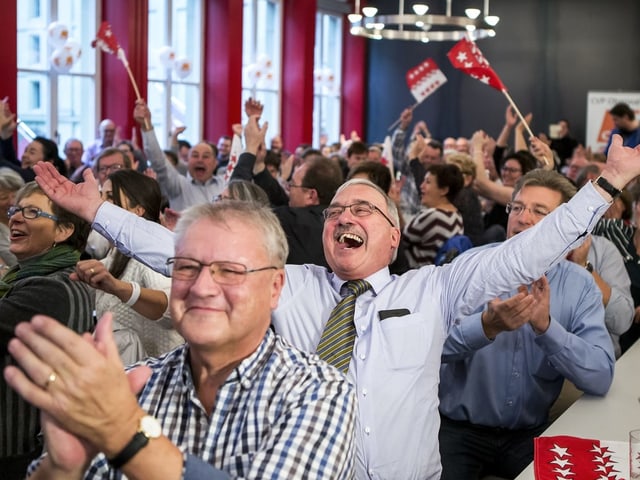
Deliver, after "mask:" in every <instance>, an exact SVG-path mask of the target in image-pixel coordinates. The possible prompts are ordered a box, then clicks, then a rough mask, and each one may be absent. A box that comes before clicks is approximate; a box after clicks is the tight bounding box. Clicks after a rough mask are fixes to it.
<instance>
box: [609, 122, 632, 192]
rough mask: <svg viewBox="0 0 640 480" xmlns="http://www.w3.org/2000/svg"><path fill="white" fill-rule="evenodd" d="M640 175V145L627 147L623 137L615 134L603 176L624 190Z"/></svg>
mask: <svg viewBox="0 0 640 480" xmlns="http://www.w3.org/2000/svg"><path fill="white" fill-rule="evenodd" d="M638 175H640V145H638V146H636V147H633V148H631V147H625V146H623V144H622V137H621V136H620V135H618V134H616V135H613V138H612V139H611V146H610V147H609V152H608V154H607V163H606V164H605V166H604V169H603V170H602V176H603V177H605V178H606V179H607V180H608V181H609V182H610V183H611V184H612V185H613V186H614V187H616V188H618V189H619V190H622V189H623V188H624V187H625V185H627V183H629V182H630V181H631V180H633V179H634V178H635V177H637V176H638Z"/></svg>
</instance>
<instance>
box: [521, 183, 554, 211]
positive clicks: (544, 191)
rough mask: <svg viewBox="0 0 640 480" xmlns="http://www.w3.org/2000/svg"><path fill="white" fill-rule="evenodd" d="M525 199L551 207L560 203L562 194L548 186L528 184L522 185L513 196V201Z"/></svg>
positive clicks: (522, 201)
mask: <svg viewBox="0 0 640 480" xmlns="http://www.w3.org/2000/svg"><path fill="white" fill-rule="evenodd" d="M525 200H526V201H527V202H529V203H532V204H535V205H542V206H546V207H549V208H551V209H553V208H556V207H557V206H558V205H560V203H562V194H561V193H560V192H558V191H557V190H553V189H551V188H548V187H542V186H537V185H529V186H525V187H522V189H521V190H520V191H519V192H518V193H517V194H516V196H515V198H514V202H520V203H524V201H525Z"/></svg>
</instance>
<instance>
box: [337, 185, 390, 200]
mask: <svg viewBox="0 0 640 480" xmlns="http://www.w3.org/2000/svg"><path fill="white" fill-rule="evenodd" d="M358 201H363V202H371V203H374V204H376V205H377V204H379V203H381V202H384V198H383V196H382V195H381V194H380V192H378V191H377V190H376V189H375V188H373V187H372V186H369V185H365V184H363V183H359V184H355V185H350V186H348V187H345V188H344V189H343V190H341V191H340V192H338V193H337V194H336V196H335V197H333V200H332V201H331V203H339V204H343V205H347V204H349V203H354V202H358Z"/></svg>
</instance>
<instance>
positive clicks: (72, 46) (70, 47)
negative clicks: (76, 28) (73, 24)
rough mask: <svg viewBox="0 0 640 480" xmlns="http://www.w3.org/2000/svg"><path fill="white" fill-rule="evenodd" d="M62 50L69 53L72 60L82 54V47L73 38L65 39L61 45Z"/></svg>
mask: <svg viewBox="0 0 640 480" xmlns="http://www.w3.org/2000/svg"><path fill="white" fill-rule="evenodd" d="M62 50H64V51H65V52H67V53H69V54H70V55H71V56H72V57H73V60H74V62H75V60H78V59H79V58H80V56H81V55H82V47H81V46H80V43H78V42H76V41H75V40H73V39H69V40H67V43H65V44H64V45H63V46H62Z"/></svg>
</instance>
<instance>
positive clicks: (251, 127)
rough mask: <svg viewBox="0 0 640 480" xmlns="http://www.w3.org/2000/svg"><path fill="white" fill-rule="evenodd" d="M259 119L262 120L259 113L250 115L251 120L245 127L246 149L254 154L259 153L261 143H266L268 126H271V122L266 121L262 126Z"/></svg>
mask: <svg viewBox="0 0 640 480" xmlns="http://www.w3.org/2000/svg"><path fill="white" fill-rule="evenodd" d="M258 120H260V116H259V115H252V116H250V117H249V121H248V122H247V125H246V126H245V128H244V140H245V145H246V147H245V149H246V151H247V152H249V153H253V154H254V155H257V153H258V149H259V148H260V145H262V144H263V143H264V139H265V136H266V135H267V128H268V127H269V122H264V125H262V127H260V125H259V124H258Z"/></svg>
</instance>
